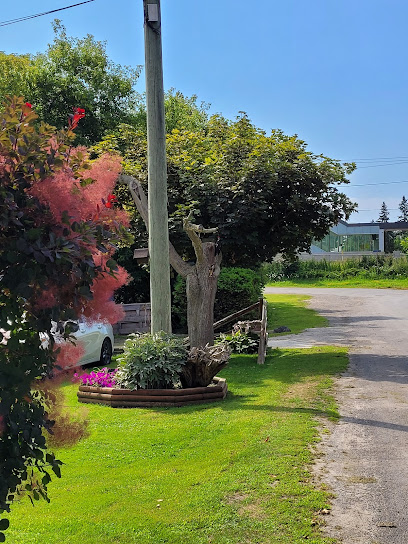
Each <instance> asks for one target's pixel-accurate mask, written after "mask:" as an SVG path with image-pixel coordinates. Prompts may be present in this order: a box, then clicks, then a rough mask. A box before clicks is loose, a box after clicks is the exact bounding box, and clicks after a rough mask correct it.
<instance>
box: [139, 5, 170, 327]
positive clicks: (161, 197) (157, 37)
mask: <svg viewBox="0 0 408 544" xmlns="http://www.w3.org/2000/svg"><path fill="white" fill-rule="evenodd" d="M143 7H144V36H145V71H146V106H147V149H148V180H149V184H148V198H149V254H150V302H151V310H152V317H151V331H152V333H155V332H158V331H165V332H171V295H170V264H169V230H168V214H167V164H166V127H165V117H164V90H163V62H162V41H161V13H160V0H143Z"/></svg>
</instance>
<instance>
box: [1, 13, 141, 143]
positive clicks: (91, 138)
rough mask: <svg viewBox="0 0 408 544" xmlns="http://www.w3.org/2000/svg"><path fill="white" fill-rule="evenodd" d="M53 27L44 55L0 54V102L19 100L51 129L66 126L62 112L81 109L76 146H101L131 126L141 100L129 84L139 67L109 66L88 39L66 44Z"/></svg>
mask: <svg viewBox="0 0 408 544" xmlns="http://www.w3.org/2000/svg"><path fill="white" fill-rule="evenodd" d="M53 27H54V33H55V36H54V41H53V43H51V44H50V45H49V46H48V49H47V51H46V52H45V53H39V54H37V55H35V56H34V57H30V56H29V55H23V56H18V55H5V54H4V53H2V54H0V68H4V71H3V70H2V72H1V73H2V82H1V83H0V100H1V101H2V100H4V98H5V96H6V95H11V96H12V95H15V94H16V95H23V96H25V98H26V100H29V101H30V102H31V103H32V104H33V107H35V110H36V112H37V115H38V116H39V117H40V119H41V120H43V121H45V122H47V123H49V124H51V125H54V126H56V127H57V128H63V127H64V126H66V119H67V112H72V110H73V108H75V107H81V108H84V109H85V110H86V112H87V114H86V118H85V119H84V120H83V122H82V123H81V124H80V126H79V127H78V131H77V132H78V139H77V142H78V143H83V144H87V145H88V144H92V143H95V142H97V141H99V140H101V139H102V137H103V136H104V134H105V133H106V131H111V130H113V129H114V128H115V127H116V126H117V124H118V123H131V124H134V123H137V120H138V116H139V115H140V107H139V105H138V104H139V102H140V101H141V97H140V96H139V95H138V93H137V92H136V91H135V84H136V81H137V79H138V76H139V73H140V67H138V68H136V69H133V68H129V67H123V66H120V65H118V64H115V63H113V62H112V61H110V60H109V58H108V56H107V53H106V44H105V43H104V42H101V41H97V40H95V39H94V37H93V36H92V35H90V34H88V35H87V36H86V37H85V38H71V37H69V36H67V33H66V30H65V27H64V26H63V25H62V24H61V22H60V21H58V20H55V21H54V23H53ZM3 74H6V77H4V78H3ZM141 122H142V121H141Z"/></svg>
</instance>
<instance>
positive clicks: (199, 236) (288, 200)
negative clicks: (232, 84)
mask: <svg viewBox="0 0 408 544" xmlns="http://www.w3.org/2000/svg"><path fill="white" fill-rule="evenodd" d="M103 149H117V150H120V151H121V152H122V153H123V155H124V157H125V169H126V172H127V173H128V174H131V175H132V176H133V177H134V178H135V179H137V180H138V186H137V187H134V188H135V189H136V193H139V194H140V192H141V191H142V190H143V187H146V177H147V175H146V143H145V138H144V134H143V133H142V132H141V131H138V130H136V129H133V128H132V127H129V126H121V127H120V128H119V130H118V131H117V132H116V134H114V135H111V136H110V137H109V138H107V139H106V140H105V141H104V142H102V143H101V144H100V146H98V148H97V150H99V151H101V150H103ZM167 154H168V155H167V160H168V201H169V228H170V239H171V242H172V244H173V249H174V252H172V253H171V262H172V265H173V267H174V268H175V269H176V270H177V271H178V272H179V273H180V274H181V275H183V276H185V277H187V298H188V322H189V323H188V326H189V336H190V340H191V338H192V337H193V338H194V339H195V341H196V342H198V345H202V344H203V343H206V342H207V341H208V342H211V340H212V332H211V330H210V328H211V326H212V312H213V307H212V303H213V300H214V297H215V290H216V285H217V277H218V274H219V264H220V261H221V253H220V251H219V248H220V244H221V248H222V256H223V262H226V263H227V264H228V265H231V266H244V267H256V266H258V265H259V264H261V263H262V262H264V261H268V260H271V259H272V258H273V257H274V256H275V255H276V254H277V253H283V254H285V255H286V256H289V257H293V256H294V255H295V254H296V253H297V252H299V251H304V250H308V249H309V247H310V244H311V241H312V239H313V238H319V237H320V238H321V237H323V236H324V235H325V234H326V233H327V231H328V229H329V227H330V226H331V225H334V224H336V223H337V222H338V221H339V220H340V219H341V218H343V217H345V218H348V217H349V215H350V213H351V212H352V211H353V210H354V209H355V205H354V204H353V203H352V202H351V201H350V200H349V199H348V198H347V197H346V195H345V194H344V193H342V192H340V191H339V190H338V188H337V186H338V185H340V184H342V183H347V179H346V175H347V173H349V172H351V171H352V170H353V165H342V164H340V163H339V162H338V161H335V160H332V159H330V158H327V157H323V156H316V155H314V154H312V153H310V152H309V151H307V146H306V144H305V142H303V141H302V140H300V139H299V138H298V137H297V136H287V135H285V134H284V133H283V132H282V131H279V130H276V131H272V133H271V135H269V136H267V135H266V134H265V133H264V132H263V131H262V130H259V129H258V128H256V127H255V126H254V125H253V124H252V123H251V122H250V121H249V119H248V117H247V116H246V115H245V114H242V115H240V116H239V117H238V118H237V119H236V121H234V122H230V121H227V120H226V119H224V118H223V117H220V116H213V117H211V118H210V119H209V121H208V123H207V125H206V127H205V129H203V130H200V131H196V132H193V131H190V130H183V129H177V130H173V131H172V132H171V133H170V134H168V136H167ZM128 181H129V180H128ZM120 198H121V199H123V201H124V202H125V203H127V205H128V206H129V207H131V206H132V204H131V203H129V197H128V195H127V192H126V190H123V189H122V192H121V193H120ZM140 204H141V203H140V202H139V205H140ZM139 207H142V206H139ZM187 216H188V219H186V218H187ZM142 217H143V210H142ZM143 219H144V220H146V213H145V214H144V217H143ZM137 221H138V218H137V217H136V216H135V224H136V225H138V228H137V232H136V235H137V236H138V237H140V233H141V232H142V227H141V223H140V222H139V223H137ZM204 227H211V228H213V227H216V228H217V232H216V233H215V232H214V231H213V230H211V229H210V230H209V231H207V230H206V228H204ZM183 231H184V232H183ZM186 234H187V236H186ZM181 257H182V258H183V260H182V259H181ZM194 259H195V264H192V263H188V262H186V261H191V260H194ZM190 265H191V266H190ZM203 323H206V325H205V326H204V325H203ZM201 330H203V331H204V332H203V334H202V335H201V334H196V333H195V332H194V333H193V332H192V331H201Z"/></svg>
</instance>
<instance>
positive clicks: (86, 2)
mask: <svg viewBox="0 0 408 544" xmlns="http://www.w3.org/2000/svg"><path fill="white" fill-rule="evenodd" d="M89 2H95V0H85V1H84V2H79V3H78V4H72V5H71V6H65V7H64V8H58V9H52V10H50V11H44V12H42V13H36V14H35V15H26V16H24V17H18V18H17V19H9V20H8V21H1V22H0V26H8V25H14V24H15V23H21V22H22V21H28V20H29V19H35V18H36V17H42V16H43V15H49V14H50V13H56V12H57V11H63V10H64V9H70V8H75V7H77V6H82V4H89Z"/></svg>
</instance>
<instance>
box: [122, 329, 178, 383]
mask: <svg viewBox="0 0 408 544" xmlns="http://www.w3.org/2000/svg"><path fill="white" fill-rule="evenodd" d="M186 361H187V347H186V345H185V342H184V339H183V338H180V337H177V336H173V335H170V334H167V333H164V332H159V333H155V334H131V335H129V337H128V338H127V340H126V341H125V347H124V352H123V355H122V356H121V357H119V358H118V362H119V368H118V371H117V372H116V374H115V381H116V383H117V384H118V385H119V386H120V387H124V388H127V389H171V388H173V387H174V385H175V384H176V383H177V382H178V381H179V376H180V372H181V369H182V368H183V365H185V363H186Z"/></svg>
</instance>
